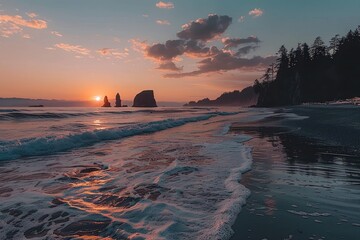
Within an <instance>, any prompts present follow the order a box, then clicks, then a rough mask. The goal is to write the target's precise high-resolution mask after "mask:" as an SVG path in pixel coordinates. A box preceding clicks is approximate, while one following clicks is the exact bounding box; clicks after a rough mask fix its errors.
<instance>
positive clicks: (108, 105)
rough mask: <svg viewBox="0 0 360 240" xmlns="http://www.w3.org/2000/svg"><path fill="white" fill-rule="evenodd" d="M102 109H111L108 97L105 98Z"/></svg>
mask: <svg viewBox="0 0 360 240" xmlns="http://www.w3.org/2000/svg"><path fill="white" fill-rule="evenodd" d="M102 107H111V104H110V102H109V100H108V97H107V96H105V97H104V105H102Z"/></svg>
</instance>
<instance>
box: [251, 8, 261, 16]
mask: <svg viewBox="0 0 360 240" xmlns="http://www.w3.org/2000/svg"><path fill="white" fill-rule="evenodd" d="M263 14H264V11H263V10H261V9H260V8H254V9H253V10H251V11H250V12H249V15H250V16H253V17H260V16H262V15H263Z"/></svg>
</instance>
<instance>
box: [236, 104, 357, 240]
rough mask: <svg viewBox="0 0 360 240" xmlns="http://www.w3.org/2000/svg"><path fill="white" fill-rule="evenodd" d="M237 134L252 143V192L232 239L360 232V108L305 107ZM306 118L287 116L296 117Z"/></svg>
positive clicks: (248, 178) (247, 178)
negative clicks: (242, 135)
mask: <svg viewBox="0 0 360 240" xmlns="http://www.w3.org/2000/svg"><path fill="white" fill-rule="evenodd" d="M274 111H275V112H277V113H278V114H277V115H275V116H271V117H269V118H265V119H263V120H261V121H257V122H251V123H244V122H242V123H234V124H233V125H232V129H231V130H232V132H233V133H241V134H247V135H250V136H251V137H252V140H250V141H249V142H247V143H246V144H248V145H250V146H251V147H252V156H253V166H252V170H251V171H250V172H248V173H246V174H244V175H243V177H242V179H241V183H242V184H243V185H244V186H246V187H247V188H248V189H250V191H251V195H250V197H249V198H248V199H247V204H246V206H244V208H243V209H242V211H241V213H240V214H239V216H238V218H237V220H236V222H235V224H234V225H233V229H234V231H235V234H234V235H233V237H232V238H231V239H232V240H235V239H356V238H357V237H358V236H359V235H360V205H359V202H360V197H359V195H360V173H359V168H360V155H359V149H360V147H359V140H360V139H359V136H360V131H359V130H360V128H359V121H358V119H360V109H359V108H358V107H354V106H351V105H347V106H300V107H293V108H289V109H275V110H274ZM293 113H294V114H296V115H298V116H303V117H304V118H297V117H289V116H292V114H293Z"/></svg>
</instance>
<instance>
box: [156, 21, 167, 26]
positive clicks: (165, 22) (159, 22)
mask: <svg viewBox="0 0 360 240" xmlns="http://www.w3.org/2000/svg"><path fill="white" fill-rule="evenodd" d="M156 23H157V24H159V25H170V22H169V21H168V20H156Z"/></svg>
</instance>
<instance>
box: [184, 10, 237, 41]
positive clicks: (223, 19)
mask: <svg viewBox="0 0 360 240" xmlns="http://www.w3.org/2000/svg"><path fill="white" fill-rule="evenodd" d="M231 22H232V18H231V17H229V16H226V15H224V16H219V15H216V14H210V15H209V16H208V17H207V18H199V19H197V20H195V21H191V22H190V23H187V24H185V25H183V26H182V29H183V30H182V31H181V32H179V33H177V36H178V37H179V38H181V39H187V40H201V41H209V40H211V39H214V38H215V37H218V36H220V35H221V34H223V33H224V32H225V31H226V29H227V28H228V27H229V25H230V24H231Z"/></svg>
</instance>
